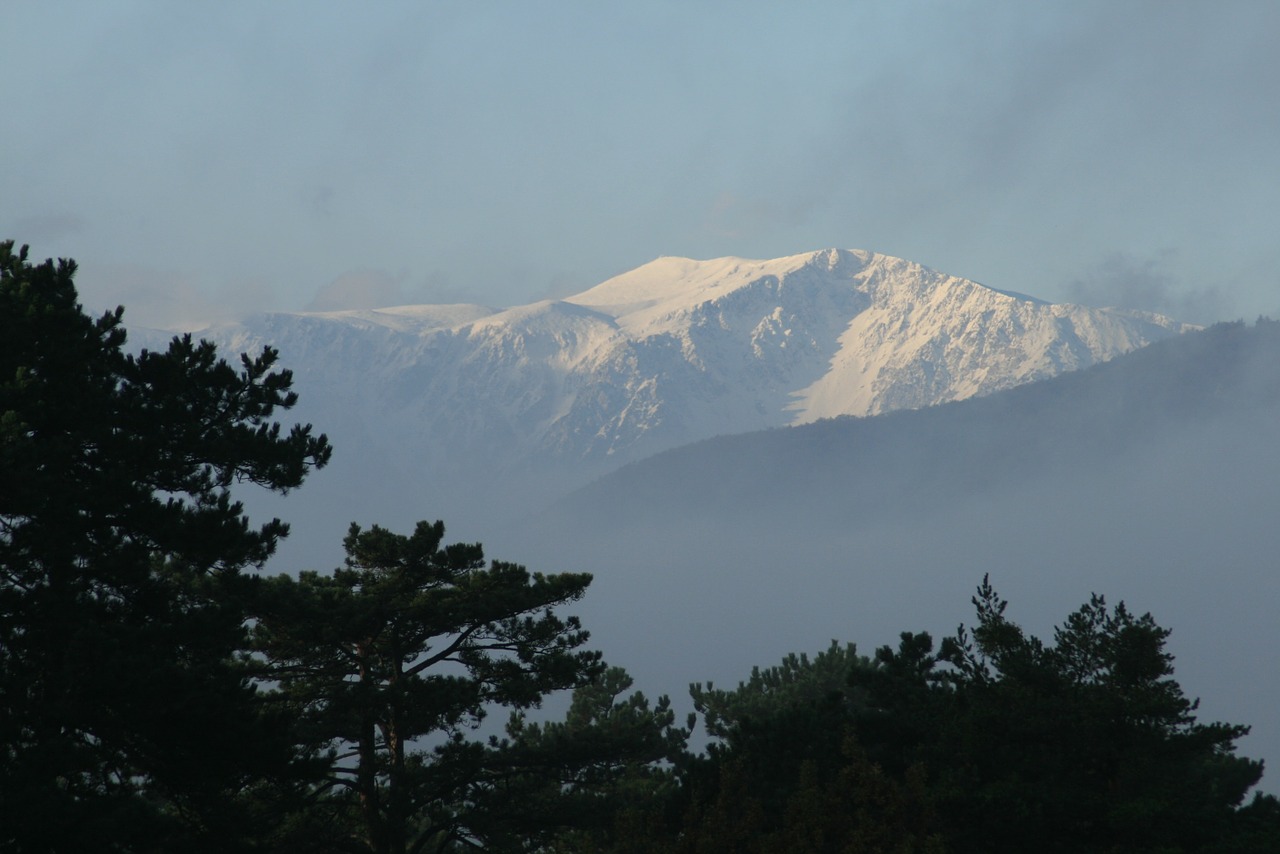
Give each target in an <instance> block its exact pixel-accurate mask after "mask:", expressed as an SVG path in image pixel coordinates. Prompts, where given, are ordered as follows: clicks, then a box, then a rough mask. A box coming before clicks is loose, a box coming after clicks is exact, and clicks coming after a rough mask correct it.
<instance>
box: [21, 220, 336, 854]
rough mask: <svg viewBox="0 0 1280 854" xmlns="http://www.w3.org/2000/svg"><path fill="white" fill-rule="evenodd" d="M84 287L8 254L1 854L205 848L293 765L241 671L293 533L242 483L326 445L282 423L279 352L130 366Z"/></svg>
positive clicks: (298, 470)
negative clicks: (243, 796) (256, 515)
mask: <svg viewBox="0 0 1280 854" xmlns="http://www.w3.org/2000/svg"><path fill="white" fill-rule="evenodd" d="M75 272H76V266H75V263H74V262H72V261H65V260H64V261H59V262H58V263H57V264H55V263H54V262H52V261H46V262H44V263H42V264H32V263H30V262H28V260H27V249H26V247H23V248H22V250H21V251H19V252H14V248H13V243H12V242H11V241H8V242H3V243H0V744H2V745H3V747H2V748H0V749H2V750H3V754H2V755H0V803H3V804H4V812H5V820H4V821H3V822H0V847H2V848H5V849H6V850H18V851H28V850H31V851H36V850H49V849H53V850H117V849H118V850H147V849H150V848H165V847H166V846H167V847H169V848H170V849H171V850H172V849H173V848H175V847H177V846H179V845H183V846H187V847H188V848H193V847H196V846H198V845H199V844H200V842H199V840H201V839H205V840H213V839H219V838H221V839H224V840H225V839H226V838H229V837H228V834H230V835H231V836H234V835H235V834H236V833H238V832H239V831H237V830H236V829H235V827H234V825H235V824H237V822H238V820H237V819H236V818H235V816H234V812H235V810H233V809H232V808H231V807H230V806H229V801H228V798H229V797H230V794H229V793H233V792H235V791H236V790H238V789H239V788H240V786H241V785H242V784H243V782H244V781H245V780H247V779H254V778H263V777H267V776H271V775H274V774H280V773H283V772H284V769H285V766H286V765H287V763H288V758H289V755H290V754H289V751H288V750H287V749H281V746H280V743H279V740H278V739H275V740H272V739H271V737H270V735H271V733H270V732H269V729H270V727H269V726H268V723H267V722H266V721H265V720H264V719H263V718H262V717H261V716H260V715H258V714H257V711H256V707H255V705H254V702H253V700H254V689H253V687H252V685H251V683H250V682H249V680H248V678H247V675H246V674H245V673H244V672H243V670H242V669H241V668H240V667H239V666H238V665H237V664H236V663H235V661H234V659H233V654H234V652H235V650H237V649H238V648H240V647H241V645H242V640H243V626H242V623H243V619H244V614H245V599H246V596H247V595H248V592H249V587H250V581H251V579H250V578H249V577H248V576H246V575H245V574H244V573H243V572H242V570H244V569H245V568H247V567H253V566H257V565H260V564H261V563H262V562H263V561H264V560H266V558H267V557H268V556H269V555H270V554H271V553H272V551H273V550H274V548H275V545H276V542H277V540H278V539H279V538H280V537H282V536H284V535H285V534H286V532H287V526H286V525H284V524H283V523H282V522H280V521H279V520H272V521H270V522H267V523H266V524H264V525H261V526H258V527H253V526H251V525H250V523H249V521H248V519H247V518H246V516H245V514H244V512H243V508H242V506H241V505H240V504H239V503H238V502H236V501H235V500H233V498H232V496H231V491H230V490H231V487H232V486H233V485H234V484H236V483H239V482H248V483H253V484H257V485H259V486H262V487H265V488H267V489H271V490H277V491H282V492H283V491H286V490H289V489H292V488H293V487H296V486H298V485H299V484H300V483H301V482H302V480H303V478H304V476H305V475H306V473H307V472H308V471H309V470H310V469H312V468H315V467H319V466H322V465H324V464H325V463H326V462H327V461H328V459H329V455H330V448H329V444H328V441H327V440H326V438H325V437H324V436H315V435H312V432H311V428H310V427H309V426H306V427H299V426H295V427H293V428H292V429H291V430H289V431H288V432H282V430H281V428H280V426H279V425H278V424H276V423H274V422H272V421H271V420H270V419H271V417H272V415H273V414H274V413H275V412H276V410H278V409H287V408H289V407H291V406H292V405H293V404H294V402H295V399H296V397H295V395H294V394H293V392H292V391H290V385H291V376H290V373H289V372H288V371H281V370H275V369H274V365H275V362H276V353H275V351H273V350H271V349H264V350H263V352H262V353H261V354H260V355H259V356H258V357H256V358H249V357H247V356H246V357H242V359H241V364H240V366H239V368H233V367H232V366H230V365H228V364H227V363H226V362H225V361H223V360H221V359H220V358H218V356H217V354H216V352H215V349H214V347H213V345H212V344H209V343H207V342H195V341H193V340H192V339H191V337H190V336H184V337H180V338H175V339H174V340H173V341H172V343H171V344H170V345H169V347H168V349H167V350H166V351H165V352H148V351H145V350H144V351H143V352H141V353H140V354H138V355H131V354H128V353H126V352H125V350H124V344H125V330H124V328H123V326H122V316H123V310H122V309H116V310H115V311H114V312H110V313H108V314H105V315H103V316H102V317H100V318H97V319H93V318H90V317H88V316H87V315H86V314H85V313H84V312H83V311H82V309H81V307H80V305H79V304H78V303H77V301H76V299H77V298H76V290H75V286H74V284H73V277H74V275H75ZM211 844H212V843H211Z"/></svg>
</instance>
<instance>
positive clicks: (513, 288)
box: [0, 0, 1280, 325]
mask: <svg viewBox="0 0 1280 854" xmlns="http://www.w3.org/2000/svg"><path fill="white" fill-rule="evenodd" d="M3 29H4V32H5V39H4V49H3V50H0V81H3V83H4V91H5V94H6V98H5V108H4V111H3V113H2V114H0V155H2V156H0V237H12V238H14V239H16V240H18V241H19V242H25V243H30V244H31V245H32V252H33V254H34V255H36V256H37V257H39V258H43V257H47V256H71V257H74V258H76V259H77V260H78V261H79V262H80V265H81V273H80V277H79V280H78V281H79V284H80V288H81V292H82V297H83V299H84V302H85V304H86V305H87V306H89V307H91V308H94V309H97V308H103V307H107V306H108V305H114V304H115V303H123V304H125V306H126V309H127V315H126V317H127V318H128V319H131V320H132V321H133V322H134V323H140V324H151V325H162V324H172V323H178V322H187V323H195V322H198V321H200V320H203V319H214V318H218V317H224V316H227V315H228V314H234V313H238V312H248V311H256V310H302V309H306V308H308V307H311V308H340V307H357V306H366V305H375V304H390V303H397V302H458V301H466V302H480V303H485V304H489V305H495V306H505V305H514V304H519V303H525V302H531V301H533V300H536V299H541V298H546V297H549V296H561V295H567V294H570V293H574V292H577V291H579V290H583V289H585V288H587V287H589V286H591V285H593V284H596V283H598V282H599V281H602V280H604V279H605V278H608V277H609V276H611V275H615V274H617V273H620V272H622V271H624V270H627V269H630V268H632V267H635V266H638V265H640V264H643V263H645V262H647V261H650V260H652V259H653V258H656V257H658V256H661V255H686V256H690V257H695V258H710V257H717V256H722V255H739V256H744V257H752V258H769V257H776V256H781V255H788V254H794V253H798V252H803V251H807V250H811V249H819V248H827V247H841V248H864V249H872V250H876V251H880V252H885V253H889V254H893V255H898V256H902V257H906V258H910V259H912V260H916V261H919V262H921V263H924V264H927V265H929V266H932V267H935V268H937V269H940V270H944V271H946V272H949V273H954V274H956V275H962V276H966V277H969V278H972V279H976V280H978V281H981V282H984V283H986V284H988V285H991V286H993V287H998V288H1002V289H1007V290H1015V291H1021V292H1024V293H1029V294H1033V295H1036V296H1040V297H1044V298H1048V299H1053V300H1074V301H1080V302H1086V303H1092V304H1122V305H1130V306H1134V307H1144V308H1149V309H1154V310H1160V311H1164V312H1166V313H1169V314H1173V315H1175V316H1179V317H1181V318H1182V319H1188V320H1198V321H1206V320H1214V319H1223V318H1235V317H1244V318H1246V319H1250V320H1251V319H1252V318H1253V317H1254V316H1256V315H1258V314H1268V315H1272V316H1280V239H1277V238H1278V237H1280V94H1278V93H1280V51H1277V50H1276V49H1275V45H1276V39H1277V36H1280V3H1275V2H1271V0H1257V2H1247V0H1234V2H1207V0H1206V2H1198V3H1190V2H1178V0H1158V2H1136V0H1134V1H1133V2H1129V1H1128V0H1105V2H1084V0H1080V2H1061V3H1048V2H1045V3H1020V2H1012V0H1009V2H963V0H951V2H942V0H937V2H902V0H893V2H890V0H881V2H855V0H841V2H823V0H810V2H805V3H777V2H768V3H766V2H750V0H736V2H699V3H689V2H683V1H681V2H657V0H646V2H636V3H631V4H618V3H592V2H586V0H581V2H560V1H559V0H543V2H537V3H525V2H502V3H498V2H495V3H473V2H399V3H397V2H387V3H361V4H356V3H323V4H322V3H313V2H294V3H288V2H273V3H263V2H257V0H254V2H234V0H233V2H221V3H171V2H147V1H146V0H138V2H126V0H107V2H80V3H70V2H59V0H42V1H41V2H24V0H18V2H15V3H12V4H7V5H6V9H5V12H4V27H3Z"/></svg>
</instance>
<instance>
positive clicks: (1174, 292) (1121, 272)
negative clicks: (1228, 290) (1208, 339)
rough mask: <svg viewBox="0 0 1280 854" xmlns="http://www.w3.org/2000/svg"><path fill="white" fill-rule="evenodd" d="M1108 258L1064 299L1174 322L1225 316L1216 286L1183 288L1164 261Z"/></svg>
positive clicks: (1225, 301)
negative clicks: (1151, 314)
mask: <svg viewBox="0 0 1280 854" xmlns="http://www.w3.org/2000/svg"><path fill="white" fill-rule="evenodd" d="M1167 257H1168V256H1167V255H1166V256H1163V257H1161V258H1154V259H1153V258H1148V259H1145V260H1143V259H1139V258H1135V257H1133V256H1131V255H1128V254H1126V253H1123V252H1116V253H1113V254H1112V255H1109V256H1108V257H1107V258H1105V259H1104V260H1103V261H1102V262H1101V263H1099V264H1097V265H1096V266H1095V267H1093V268H1092V269H1091V270H1089V271H1087V272H1086V273H1085V274H1084V275H1083V276H1082V277H1081V278H1078V279H1075V280H1073V281H1072V282H1070V283H1069V284H1068V285H1067V286H1066V293H1067V298H1068V299H1069V300H1070V301H1071V302H1075V303H1080V304H1082V305H1092V306H1107V307H1115V308H1127V309H1134V310H1137V311H1154V312H1156V313H1158V314H1164V315H1168V316H1169V317H1174V318H1177V319H1178V320H1187V321H1192V322H1197V323H1211V322H1213V321H1216V320H1222V319H1223V318H1224V317H1226V316H1227V314H1228V303H1229V300H1228V298H1227V295H1226V294H1225V293H1223V291H1222V289H1221V288H1219V287H1217V286H1213V285H1211V286H1207V287H1200V288H1195V287H1187V286H1184V285H1181V284H1180V283H1179V281H1178V279H1177V277H1176V276H1175V275H1174V274H1173V273H1171V272H1169V271H1168V270H1167V269H1165V259H1166V258H1167Z"/></svg>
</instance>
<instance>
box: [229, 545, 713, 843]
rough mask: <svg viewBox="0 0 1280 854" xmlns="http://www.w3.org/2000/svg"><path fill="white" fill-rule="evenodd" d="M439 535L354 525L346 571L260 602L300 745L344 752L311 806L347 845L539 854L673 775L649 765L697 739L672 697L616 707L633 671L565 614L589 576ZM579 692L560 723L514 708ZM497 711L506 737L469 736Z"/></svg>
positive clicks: (266, 658)
mask: <svg viewBox="0 0 1280 854" xmlns="http://www.w3.org/2000/svg"><path fill="white" fill-rule="evenodd" d="M443 536H444V525H443V524H442V523H440V522H436V523H435V524H428V523H426V522H421V523H419V524H418V526H417V528H416V529H415V531H414V532H413V534H412V535H409V536H404V535H399V534H394V533H392V532H390V531H387V530H385V529H382V528H379V527H376V526H375V527H373V528H371V529H370V530H368V531H364V530H361V529H360V528H359V527H358V526H355V525H353V526H352V528H351V531H350V533H349V534H348V535H347V538H346V541H345V544H346V548H347V554H348V557H347V561H346V566H345V567H344V568H342V569H339V570H337V571H336V572H334V573H333V575H331V576H321V575H318V574H316V573H310V572H308V573H303V574H302V575H301V576H300V577H299V578H298V579H297V580H296V581H295V580H294V579H292V578H289V577H288V576H280V577H278V578H275V579H272V581H271V584H270V585H269V588H268V590H267V591H266V592H265V594H264V596H263V598H262V607H261V609H260V611H259V612H258V621H257V625H256V626H255V629H254V641H255V644H254V645H255V649H256V650H257V652H258V654H259V656H260V660H261V661H262V662H263V666H262V675H263V677H264V678H267V679H270V680H272V681H273V682H274V683H275V684H276V685H277V686H278V692H277V693H276V694H275V699H276V700H278V701H279V702H281V703H282V704H284V706H285V707H286V708H288V709H289V710H290V713H291V714H292V715H293V716H294V717H295V720H296V733H297V739H298V741H299V743H300V744H302V745H303V746H305V747H306V749H307V750H308V752H309V753H310V754H311V755H313V756H314V755H320V754H325V753H327V754H328V755H329V756H330V757H331V758H332V760H333V766H332V771H331V776H330V780H329V782H328V785H327V786H324V787H322V788H321V789H320V790H319V791H318V792H317V795H318V796H319V797H318V798H317V800H316V802H315V803H314V805H313V806H312V807H311V808H310V810H309V815H311V816H312V817H313V818H314V817H317V816H318V817H321V820H322V821H323V822H324V823H326V824H334V823H336V824H338V825H342V824H344V823H345V825H346V826H347V827H348V828H349V829H350V831H352V832H350V833H349V834H348V835H349V837H350V838H349V839H346V840H344V841H343V845H344V846H345V847H343V848H342V850H360V851H371V852H377V854H384V852H386V853H387V854H402V853H403V852H406V851H424V850H425V851H445V850H451V846H453V845H456V844H467V845H481V844H483V845H485V846H494V847H496V848H497V849H498V850H510V851H515V850H525V849H526V848H528V849H529V850H532V849H533V848H534V847H537V845H538V844H540V842H541V841H543V840H545V839H546V838H548V837H549V835H551V834H552V832H553V831H560V830H563V829H564V828H565V827H566V826H577V827H579V829H581V828H582V827H586V826H588V825H590V824H592V823H593V822H594V820H595V819H598V818H599V817H602V816H606V815H609V814H610V812H609V811H608V810H606V809H604V807H606V806H609V805H610V804H607V803H606V802H607V801H609V802H611V803H612V802H616V801H617V799H618V797H620V796H621V794H622V793H623V792H625V791H626V790H627V789H628V788H643V787H644V786H645V785H648V784H649V783H650V782H652V784H654V785H659V784H661V783H662V782H663V779H662V778H661V775H659V774H658V772H657V771H655V770H653V769H651V768H650V767H649V766H650V765H651V764H652V763H655V762H658V761H660V760H663V759H666V758H669V757H672V756H675V755H677V754H678V753H679V751H681V750H682V749H683V746H684V740H685V737H686V736H687V733H686V732H684V731H681V730H676V729H673V727H672V713H671V711H670V709H669V703H668V701H667V700H666V699H665V698H663V699H662V700H661V701H660V702H659V703H658V705H657V706H656V707H654V708H650V706H649V704H648V701H647V700H646V699H645V698H644V697H643V695H639V694H636V695H633V696H631V697H630V698H628V699H626V700H623V701H622V702H618V703H615V700H616V699H617V697H618V695H620V694H621V693H622V692H623V691H624V690H625V689H626V688H628V687H629V686H630V680H629V679H628V678H627V677H626V675H625V674H624V673H622V672H621V671H619V670H617V669H608V670H606V669H603V666H602V665H601V663H600V656H599V653H596V652H587V651H582V650H580V649H579V647H580V646H581V645H582V644H583V643H584V642H585V641H586V639H587V634H586V632H584V631H582V629H581V626H580V624H579V622H578V620H577V618H575V617H567V618H563V619H562V618H560V617H558V616H556V615H555V614H554V613H553V611H552V608H553V607H555V606H559V605H563V604H566V603H568V602H572V601H574V600H576V599H578V598H579V597H580V596H581V595H582V593H583V591H584V590H585V589H586V587H587V585H588V583H589V582H590V580H591V579H590V576H588V575H585V574H559V575H542V574H540V573H533V574H531V573H529V572H528V571H527V570H526V569H525V568H524V567H521V566H518V565H516V564H511V563H505V562H500V561H494V562H492V563H490V564H489V565H488V566H486V565H485V562H484V557H483V553H482V550H481V547H480V546H479V545H475V544H454V545H449V546H442V545H441V543H442V540H443ZM575 686H576V687H577V689H578V690H577V692H576V694H575V697H574V700H573V705H572V707H571V709H570V712H569V717H568V719H567V720H566V721H565V722H564V723H548V724H537V723H528V722H527V721H526V720H525V719H524V718H523V716H522V715H520V714H519V710H522V709H527V708H529V707H532V706H536V705H538V704H539V703H540V702H541V701H542V699H543V697H544V696H545V695H546V694H548V693H549V692H552V691H556V690H559V689H564V688H572V687H575ZM499 706H501V707H508V708H511V709H514V710H516V713H515V714H514V716H513V718H512V720H511V722H510V723H509V725H508V728H507V738H505V739H499V738H497V737H493V738H491V739H490V740H489V741H488V742H487V743H486V742H484V741H481V740H477V739H473V738H469V737H468V735H467V733H468V732H470V731H471V730H473V729H475V728H476V727H478V726H479V725H480V723H481V722H482V721H483V720H484V718H485V716H486V714H487V712H488V711H489V710H490V709H491V708H493V707H499ZM424 739H425V740H424ZM619 806H620V805H619V804H617V803H612V806H611V808H612V809H616V808H618V807H619ZM294 844H297V843H296V841H295V843H294Z"/></svg>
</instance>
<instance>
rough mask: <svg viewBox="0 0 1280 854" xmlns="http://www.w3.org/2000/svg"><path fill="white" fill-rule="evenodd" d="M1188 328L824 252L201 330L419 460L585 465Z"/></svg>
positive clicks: (325, 415) (924, 402)
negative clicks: (586, 286) (498, 305)
mask: <svg viewBox="0 0 1280 854" xmlns="http://www.w3.org/2000/svg"><path fill="white" fill-rule="evenodd" d="M1186 328H1188V327H1187V326H1186V325H1185V324H1181V323H1177V322H1174V321H1172V320H1169V319H1167V318H1164V317H1160V316H1157V315H1150V314H1138V313H1133V312H1123V311H1117V310H1110V309H1094V308H1085V307H1081V306H1073V305H1055V304H1050V303H1047V302H1044V301H1042V300H1038V299H1034V298H1031V297H1026V296H1021V295H1019V294H1014V293H1007V292H1002V291H997V290H993V289H991V288H987V287H984V286H982V285H980V284H977V283H975V282H972V281H968V280H965V279H960V278H957V277H954V276H948V275H945V274H943V273H939V272H936V271H934V270H930V269H928V268H925V267H922V266H921V265H919V264H915V263H912V262H910V261H905V260H902V259H899V258H893V257H889V256H885V255H879V254H875V253H872V252H865V251H845V250H825V251H819V252H811V253H807V254H802V255H794V256H791V257H787V258H779V259H775V260H770V261H751V260H745V259H741V258H719V259H715V260H711V261H694V260H690V259H686V258H661V259H658V260H656V261H654V262H652V263H650V264H646V265H644V266H643V267H640V268H638V269H636V270H633V271H631V272H629V273H625V274H623V275H621V276H618V277H616V278H614V279H610V280H609V281H606V282H604V283H602V284H600V285H598V286H596V287H594V288H592V289H590V290H588V291H586V292H584V293H581V294H578V295H577V296H573V297H569V298H567V299H564V300H559V301H547V302H539V303H535V304H532V305H526V306H519V307H515V308H510V309H506V310H494V309H488V308H484V307H481V306H467V305H462V306H457V305H455V306H409V307H400V308H388V309H378V310H364V311H344V312H333V313H326V314H299V315H292V314H270V315H263V316H259V317H256V318H253V319H250V320H248V321H246V322H244V323H241V324H236V325H232V326H223V327H217V328H212V329H208V330H205V331H204V332H203V333H201V334H203V335H204V336H205V337H209V338H212V339H213V340H215V341H216V342H218V343H219V344H220V345H222V347H223V348H224V349H225V350H227V351H233V352H234V351H243V350H251V349H256V348H257V347H259V346H260V345H261V344H264V343H269V344H271V345H272V346H275V347H277V348H279V349H280V351H281V354H282V361H283V362H284V363H285V364H286V365H288V366H289V367H291V368H293V370H294V371H295V374H296V375H297V384H298V388H299V390H300V392H301V393H302V397H303V401H304V407H305V408H304V412H305V413H306V414H307V416H308V417H310V418H312V419H313V420H314V421H315V422H316V424H317V426H319V427H321V428H322V429H327V430H330V432H332V433H336V434H339V436H341V434H342V433H343V432H344V431H346V432H357V433H359V434H360V435H362V436H364V437H368V438H369V439H371V440H372V441H374V442H375V443H376V444H379V445H383V446H386V447H395V448H399V449H401V452H402V454H405V453H407V454H408V455H409V456H410V458H411V459H413V460H414V464H415V465H417V466H419V467H420V468H421V470H422V471H432V472H442V473H444V472H449V471H458V472H461V471H465V470H469V469H472V468H474V466H475V465H476V464H477V463H483V465H484V466H485V467H487V468H489V469H491V470H500V469H506V468H509V467H511V466H517V465H521V464H523V463H525V462H528V461H531V460H541V461H544V462H549V463H552V464H554V465H556V466H559V467H562V468H563V467H566V466H567V467H571V468H577V467H581V470H582V471H583V472H585V473H587V474H588V475H589V474H591V473H598V472H600V471H604V470H607V469H610V468H614V467H616V466H617V465H620V464H622V463H624V462H627V461H630V460H634V459H637V458H639V457H642V456H646V455H649V454H652V453H655V452H657V451H661V450H664V449H666V448H671V447H674V446H676V445H680V444H684V443H687V442H691V441H695V440H698V439H702V438H706V437H709V436H713V435H718V434H723V433H735V432H743V431H746V430H754V429H760V428H766V427H780V426H786V425H796V424H803V423H807V422H811V421H814V420H816V419H820V418H825V417H831V416H836V415H871V414H877V413H881V412H887V411H890V410H895V409H910V408H919V407H923V406H929V405H933V404H937V403H943V402H946V401H950V400H958V399H963V398H967V397H971V396H975V395H983V394H988V393H991V392H994V391H999V390H1001V389H1004V388H1009V387H1011V386H1015V385H1019V384H1021V383H1025V382H1029V381H1032V380H1038V379H1042V378H1046V377H1050V376H1054V375H1056V374H1059V373H1061V372H1064V371H1069V370H1074V369H1077V368H1082V367H1086V366H1088V365H1091V364H1094V363H1096V362H1100V361H1104V360H1106V359H1109V358H1111V357H1113V356H1115V355H1117V354H1119V353H1123V352H1126V351H1128V350H1132V349H1134V348H1137V347H1141V346H1143V345H1145V344H1147V343H1149V342H1151V341H1153V340H1156V339H1159V338H1162V337H1166V336H1168V335H1171V334H1175V333H1178V332H1181V331H1183V330H1184V329H1186ZM357 428H358V429H357Z"/></svg>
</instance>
